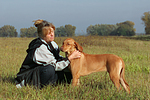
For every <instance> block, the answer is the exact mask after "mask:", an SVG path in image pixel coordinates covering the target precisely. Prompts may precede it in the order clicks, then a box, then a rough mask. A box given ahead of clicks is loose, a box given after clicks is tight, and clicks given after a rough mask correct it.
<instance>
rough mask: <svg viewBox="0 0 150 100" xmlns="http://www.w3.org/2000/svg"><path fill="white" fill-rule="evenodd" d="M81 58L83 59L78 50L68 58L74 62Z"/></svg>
mask: <svg viewBox="0 0 150 100" xmlns="http://www.w3.org/2000/svg"><path fill="white" fill-rule="evenodd" d="M80 57H81V53H80V52H79V51H78V50H76V51H74V52H73V53H72V54H71V55H70V56H69V57H68V59H69V60H72V59H76V58H80Z"/></svg>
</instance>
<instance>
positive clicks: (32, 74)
mask: <svg viewBox="0 0 150 100" xmlns="http://www.w3.org/2000/svg"><path fill="white" fill-rule="evenodd" d="M34 25H35V26H36V27H37V32H38V36H39V37H38V38H36V39H34V40H32V41H31V43H30V44H29V48H28V49H27V53H28V54H27V56H26V58H25V60H24V62H23V64H22V66H21V68H20V72H19V73H18V74H17V77H16V87H17V88H19V87H22V86H24V85H27V84H29V85H34V86H37V87H38V88H41V87H43V86H46V85H48V84H52V85H54V84H55V83H56V82H57V83H58V82H62V81H65V79H66V81H67V82H68V83H70V82H71V79H72V75H71V73H70V72H65V71H64V69H66V68H67V66H68V65H69V64H70V61H69V60H72V59H76V58H80V56H81V54H80V52H78V51H75V52H74V53H73V54H72V55H70V56H69V57H68V58H67V57H66V58H63V57H61V56H60V55H59V48H58V45H57V44H56V43H55V42H54V36H55V35H54V31H55V26H54V25H53V24H52V23H49V22H47V21H44V20H36V21H35V23H34Z"/></svg>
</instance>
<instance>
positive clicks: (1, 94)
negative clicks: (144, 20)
mask: <svg viewBox="0 0 150 100" xmlns="http://www.w3.org/2000/svg"><path fill="white" fill-rule="evenodd" d="M66 38H67V37H56V38H55V41H56V42H57V44H58V45H59V46H61V45H62V42H63V40H64V39H66ZM72 38H74V39H75V40H76V41H77V42H78V43H79V44H80V45H81V46H82V47H83V51H84V52H85V53H89V54H106V53H109V54H116V55H118V56H120V57H122V58H123V60H124V62H125V64H126V68H125V79H126V81H127V82H128V84H129V86H130V91H131V94H127V93H126V92H125V90H124V89H123V88H122V90H121V91H119V92H118V91H117V90H116V88H115V87H114V85H113V83H112V82H111V80H110V79H109V75H108V74H106V72H98V73H92V74H90V75H88V76H83V77H81V78H80V80H81V85H80V86H78V87H75V88H73V87H72V86H71V85H70V84H60V85H58V86H47V87H45V88H43V89H41V90H39V89H34V88H33V87H31V86H27V87H23V88H20V89H18V88H16V87H15V82H14V78H15V77H16V74H17V73H18V71H19V68H20V66H21V64H22V62H23V60H24V58H25V56H26V49H27V48H28V44H29V43H30V41H31V40H32V39H34V38H0V100H26V99H27V100H149V99H150V38H149V37H148V38H146V39H143V38H139V37H138V38H137V37H116V36H115V37H109V36H108V37H101V36H87V37H86V36H78V37H72ZM60 54H61V55H62V56H64V53H63V52H60Z"/></svg>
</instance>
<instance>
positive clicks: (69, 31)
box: [65, 24, 76, 37]
mask: <svg viewBox="0 0 150 100" xmlns="http://www.w3.org/2000/svg"><path fill="white" fill-rule="evenodd" d="M75 30H76V27H75V26H72V25H70V24H68V25H65V31H66V36H67V37H69V36H75Z"/></svg>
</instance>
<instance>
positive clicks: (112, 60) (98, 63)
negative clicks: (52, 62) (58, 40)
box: [60, 38, 130, 94]
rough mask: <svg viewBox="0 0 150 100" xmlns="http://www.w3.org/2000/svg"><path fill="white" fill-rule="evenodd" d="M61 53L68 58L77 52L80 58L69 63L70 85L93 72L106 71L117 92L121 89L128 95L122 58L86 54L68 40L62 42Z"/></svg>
mask: <svg viewBox="0 0 150 100" xmlns="http://www.w3.org/2000/svg"><path fill="white" fill-rule="evenodd" d="M60 49H61V51H62V52H65V53H66V55H67V56H70V55H71V54H72V52H74V51H75V50H78V51H80V52H81V57H80V58H77V59H73V60H71V61H70V69H71V73H72V76H73V80H72V85H73V86H77V85H79V78H80V76H84V75H88V74H91V73H93V72H99V71H107V72H108V73H109V76H110V79H111V81H112V82H113V83H114V85H115V87H116V88H117V89H118V90H121V87H120V83H121V85H122V86H123V88H124V89H125V90H126V91H127V92H128V93H129V94H130V87H129V85H128V83H127V82H126V80H125V76H124V73H125V64H124V61H123V59H122V58H120V57H118V56H117V55H114V54H86V53H84V52H83V48H82V46H80V45H79V44H78V43H77V42H76V41H75V40H74V39H72V38H68V39H65V40H64V41H63V45H62V46H61V47H60Z"/></svg>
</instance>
